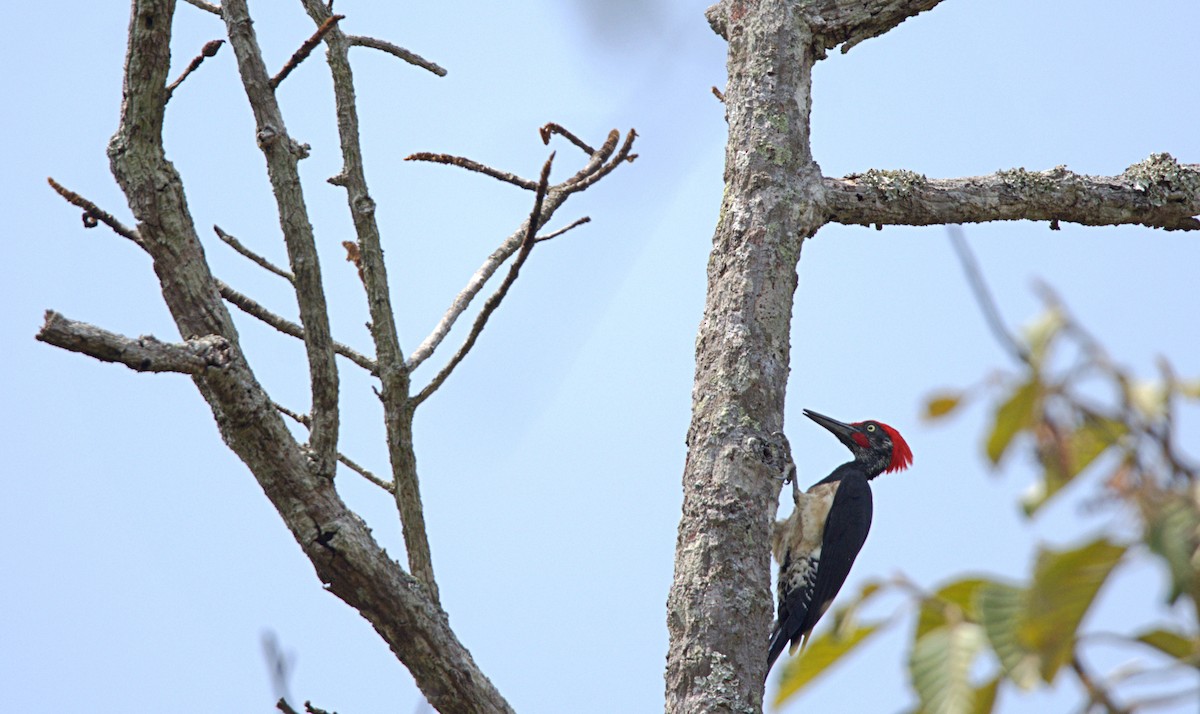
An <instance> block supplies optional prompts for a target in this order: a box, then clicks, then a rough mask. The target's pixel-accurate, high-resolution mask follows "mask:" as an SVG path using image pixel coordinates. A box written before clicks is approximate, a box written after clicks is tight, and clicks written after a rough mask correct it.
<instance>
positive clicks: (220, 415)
mask: <svg viewBox="0 0 1200 714" xmlns="http://www.w3.org/2000/svg"><path fill="white" fill-rule="evenodd" d="M239 4H241V7H240V10H242V12H240V13H239V12H236V11H235V10H230V8H231V7H235V8H236V6H237V5H239ZM133 6H134V7H133V18H132V19H131V21H130V23H129V28H130V35H129V52H128V55H127V61H126V71H125V89H124V95H125V96H124V101H123V102H122V105H121V123H120V127H119V129H118V131H117V134H116V136H114V138H113V141H112V142H111V143H110V147H109V155H110V157H111V160H112V165H113V173H114V175H115V176H116V177H117V180H118V182H119V183H120V184H121V187H122V189H123V190H124V191H125V193H126V196H127V197H128V199H129V203H130V209H131V210H132V211H133V215H134V216H135V217H136V218H137V220H138V226H139V233H140V234H141V236H142V238H143V239H144V241H145V243H146V245H147V246H148V248H147V249H148V251H149V252H150V253H151V257H152V258H153V259H154V263H155V270H156V272H157V274H158V275H159V277H160V281H161V283H162V287H163V297H164V298H165V300H166V302H167V306H168V308H169V309H170V310H171V314H172V316H173V317H174V318H175V321H176V324H177V325H178V326H179V329H180V332H181V334H183V335H184V336H185V337H191V336H197V335H210V334H213V335H221V336H224V337H226V338H227V339H229V340H230V342H231V344H235V345H236V331H235V330H234V328H233V323H232V321H231V320H230V318H229V314H228V311H227V310H226V309H225V306H224V304H223V302H222V301H221V298H220V296H219V294H218V293H217V289H216V286H215V281H214V280H213V278H212V276H211V273H210V272H209V268H208V264H207V263H206V261H205V259H204V252H203V250H202V248H201V246H200V242H199V240H198V238H197V236H196V232H195V226H194V224H193V222H192V220H191V216H190V215H189V214H188V211H187V201H186V198H185V196H184V193H183V186H182V183H181V182H180V179H179V175H178V174H177V173H176V172H175V170H174V168H173V166H172V165H171V163H170V162H169V161H167V160H166V157H165V155H164V153H163V146H162V120H163V109H164V95H165V89H166V72H167V68H168V67H169V66H170V56H169V48H170V45H171V26H172V22H171V19H172V13H173V10H174V7H175V3H174V2H173V0H133ZM244 9H245V7H244V4H242V3H238V2H236V1H235V0H229V1H228V2H227V3H226V7H225V12H226V14H230V15H234V16H235V18H234V20H233V22H232V24H233V25H234V26H235V28H234V29H235V31H236V32H238V33H240V32H244V31H245V28H244V27H238V26H239V25H245V24H246V23H247V22H248V20H247V19H246V17H245V14H244ZM231 44H235V43H231ZM235 48H236V45H235ZM258 63H259V65H260V66H261V58H259V60H258ZM254 74H255V76H256V77H257V79H256V80H255V81H256V82H257V86H260V87H261V88H263V89H265V88H266V80H265V72H256V73H254ZM280 126H281V125H280ZM261 135H262V132H261V131H260V136H261ZM266 138H267V139H269V138H270V137H266ZM294 268H295V266H294V265H293V269H294ZM296 275H297V281H298V282H302V275H301V272H300V271H299V270H297V271H296ZM233 355H234V356H233V359H232V361H231V362H230V364H229V365H227V366H226V367H224V368H223V369H217V370H212V369H210V370H206V371H205V372H204V373H203V374H202V375H198V376H196V377H195V378H194V379H195V381H196V384H197V386H198V387H199V389H200V392H201V394H202V395H203V396H204V398H205V399H206V400H207V401H208V402H209V403H210V404H211V406H212V410H213V416H214V417H215V418H216V421H217V423H218V425H219V427H220V431H221V435H222V437H223V438H224V439H225V441H226V443H227V444H228V445H229V447H230V448H231V449H232V450H233V451H234V453H236V454H237V455H238V456H239V457H240V458H241V459H242V460H243V461H244V462H245V463H246V464H247V466H249V467H250V470H251V471H252V472H253V474H254V476H255V478H256V479H257V480H258V482H259V484H260V485H261V486H262V489H263V492H264V493H265V494H266V495H267V497H268V498H269V499H270V500H271V502H272V504H273V505H274V506H275V508H276V510H277V511H278V512H279V514H280V516H281V518H282V519H283V521H284V523H285V524H286V525H287V527H288V529H289V530H290V531H291V533H292V534H293V536H294V537H295V539H296V542H297V543H298V544H299V545H300V547H301V548H302V549H303V550H304V553H305V555H306V556H307V557H308V558H309V560H310V561H311V562H312V564H313V567H314V569H315V570H316V573H317V576H318V577H319V578H320V579H321V581H322V582H323V583H325V584H326V585H327V587H328V589H329V591H330V592H332V593H333V594H334V595H336V596H337V597H339V598H341V599H342V600H344V601H345V602H346V603H347V604H349V605H350V606H352V607H354V608H355V609H356V610H358V612H360V613H361V614H362V616H363V617H364V618H366V619H367V620H368V621H369V622H370V623H371V624H372V626H373V627H374V628H375V629H376V631H377V632H379V634H380V636H381V637H383V639H384V640H385V641H386V642H387V643H388V645H389V646H390V647H391V648H392V650H393V651H394V652H395V653H396V654H397V656H398V657H399V658H400V659H401V661H403V662H405V663H406V664H408V665H409V667H410V669H411V671H412V673H413V676H414V678H415V679H416V680H417V681H418V682H421V683H422V690H423V691H424V692H425V693H426V696H427V697H428V698H429V699H430V700H431V701H432V702H433V703H434V705H435V706H436V707H438V709H440V710H441V711H456V712H480V713H481V714H482V713H483V712H508V711H511V709H510V708H509V707H508V706H507V704H506V703H504V700H503V699H500V698H499V697H498V695H496V696H494V697H489V696H487V693H488V692H494V691H495V690H494V688H492V687H491V685H490V683H489V682H487V680H486V678H484V677H483V675H482V674H481V673H480V672H479V669H478V667H477V666H476V665H475V663H474V661H473V660H472V658H471V655H470V653H469V652H467V650H466V649H465V648H463V646H462V644H461V643H460V642H459V641H458V639H457V638H456V637H455V635H454V633H453V631H452V630H451V629H450V627H449V624H448V622H447V618H446V614H445V612H444V611H442V609H441V608H440V607H438V606H437V605H436V604H435V603H434V602H432V601H431V600H430V599H429V598H428V596H427V595H426V590H425V588H424V587H423V585H422V584H421V583H420V582H418V581H417V580H416V579H415V578H413V577H411V576H410V575H408V574H407V573H405V572H404V571H403V570H402V569H401V568H400V566H399V565H398V564H397V563H396V561H394V560H393V559H392V558H390V557H389V556H388V555H387V553H386V552H385V551H384V550H383V549H382V548H381V547H380V546H379V544H378V543H377V542H376V541H375V540H374V538H373V537H372V536H371V533H370V531H369V530H368V529H367V527H366V525H365V524H364V523H363V521H362V519H361V518H359V517H358V516H357V515H356V514H354V513H353V512H352V511H351V510H350V509H348V508H347V507H346V505H345V503H343V502H342V500H341V498H340V497H339V496H338V494H337V491H336V490H335V489H334V486H333V481H332V480H331V479H330V478H329V476H330V475H331V474H329V473H325V472H323V471H321V470H320V469H318V468H316V467H315V465H314V463H313V462H312V461H311V460H310V457H309V454H308V453H306V451H305V450H304V449H302V448H301V447H300V445H299V444H297V443H296V440H295V439H294V438H293V437H292V435H291V432H290V430H289V429H288V427H287V425H286V424H285V423H284V422H283V418H282V417H281V416H280V414H279V413H278V412H277V411H276V410H275V409H274V406H273V404H272V402H271V399H270V397H269V396H267V395H266V393H265V392H264V391H263V389H262V387H261V385H260V384H259V383H258V381H257V380H256V379H255V377H254V375H253V373H252V372H251V371H250V368H249V366H248V365H247V364H246V362H245V361H244V360H243V359H242V358H241V355H240V353H238V351H237V350H236V349H235V350H233ZM430 693H432V696H430Z"/></svg>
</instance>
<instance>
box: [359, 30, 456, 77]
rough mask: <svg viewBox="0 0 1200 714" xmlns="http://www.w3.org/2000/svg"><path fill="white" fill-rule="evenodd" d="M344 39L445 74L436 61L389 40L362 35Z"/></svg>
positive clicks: (441, 74) (442, 74)
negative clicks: (431, 60)
mask: <svg viewBox="0 0 1200 714" xmlns="http://www.w3.org/2000/svg"><path fill="white" fill-rule="evenodd" d="M346 40H347V41H348V42H349V43H350V44H351V45H352V46H354V47H370V48H371V49H373V50H379V51H380V52H387V53H388V54H390V55H393V56H395V57H398V58H400V59H402V60H404V61H405V62H407V63H409V64H411V65H416V66H417V67H420V68H421V69H427V70H429V71H430V72H433V73H434V74H436V75H437V76H439V77H445V76H446V70H445V69H444V68H442V67H439V66H438V65H437V64H436V63H434V62H430V61H429V60H427V59H425V58H424V57H422V56H420V55H418V54H416V53H415V52H410V51H408V50H406V49H404V48H403V47H400V46H398V45H393V44H392V43H391V42H386V41H384V40H378V39H375V38H374V37H363V36H362V35H347V36H346Z"/></svg>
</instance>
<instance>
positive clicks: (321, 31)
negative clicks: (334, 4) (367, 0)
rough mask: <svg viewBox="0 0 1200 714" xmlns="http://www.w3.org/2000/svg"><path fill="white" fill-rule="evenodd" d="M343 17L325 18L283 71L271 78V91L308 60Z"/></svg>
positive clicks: (332, 16) (344, 17) (289, 60)
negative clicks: (326, 34)
mask: <svg viewBox="0 0 1200 714" xmlns="http://www.w3.org/2000/svg"><path fill="white" fill-rule="evenodd" d="M345 19H346V16H345V15H330V16H329V17H327V18H325V21H324V22H322V23H321V25H320V27H318V28H317V31H316V32H314V33H312V35H311V36H309V38H308V39H307V40H305V41H304V42H303V43H301V45H300V49H298V50H296V51H295V52H294V53H293V54H292V56H291V57H290V58H289V59H288V61H287V62H286V63H285V64H284V65H283V69H281V70H279V74H277V75H275V76H274V77H271V89H275V88H276V87H278V86H279V83H280V82H282V81H283V80H285V79H287V76H288V75H289V74H291V73H292V70H294V69H296V68H297V67H299V66H300V63H301V62H303V61H304V60H306V59H308V56H309V55H310V54H312V51H313V50H314V49H316V47H317V45H319V44H321V40H322V39H323V38H324V37H325V33H326V32H329V31H330V30H332V29H333V26H334V25H336V24H338V23H339V22H341V21H342V20H345Z"/></svg>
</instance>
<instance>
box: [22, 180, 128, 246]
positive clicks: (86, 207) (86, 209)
mask: <svg viewBox="0 0 1200 714" xmlns="http://www.w3.org/2000/svg"><path fill="white" fill-rule="evenodd" d="M46 182H47V183H49V184H50V188H52V189H54V191H55V193H57V194H58V195H59V196H62V197H63V198H64V199H66V201H67V203H69V204H71V205H72V206H76V207H78V208H82V209H83V226H84V228H95V227H96V222H97V221H99V222H100V223H103V224H104V225H106V226H108V227H109V228H111V229H112V230H113V232H114V233H116V234H117V235H119V236H122V237H125V238H128V239H129V240H131V241H133V242H134V243H136V244H137V245H139V246H141V247H142V248H145V247H146V246H145V245H144V244H143V243H142V237H141V236H140V235H138V232H137V231H135V230H134V229H132V228H130V227H129V226H127V225H125V224H124V223H121V222H120V221H118V220H117V219H116V217H114V216H113V215H112V214H111V213H109V212H108V211H106V210H104V209H103V208H100V207H99V206H97V205H96V204H94V203H92V202H91V201H89V200H87V199H86V198H84V197H83V196H80V195H79V194H77V193H75V192H74V191H72V190H71V189H69V188H67V187H65V186H63V185H62V184H60V183H59V182H57V181H55V180H54V179H52V178H47V179H46Z"/></svg>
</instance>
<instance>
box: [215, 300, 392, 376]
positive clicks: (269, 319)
mask: <svg viewBox="0 0 1200 714" xmlns="http://www.w3.org/2000/svg"><path fill="white" fill-rule="evenodd" d="M216 282H217V290H218V291H219V292H220V293H221V297H222V298H224V299H225V300H226V302H229V303H230V304H232V305H233V306H234V307H236V308H238V309H239V310H241V311H242V312H244V313H246V314H247V315H249V316H251V317H254V318H257V319H258V320H260V321H262V322H264V323H266V324H268V325H270V326H271V327H274V328H275V329H276V330H279V331H280V332H282V333H283V334H285V335H288V336H290V337H295V338H296V339H298V340H303V339H304V328H303V327H302V326H300V325H298V324H296V323H294V322H292V321H291V320H288V319H287V318H284V317H280V316H279V315H276V314H275V313H273V312H271V311H270V310H268V309H267V308H265V307H263V306H262V305H261V304H260V303H258V302H256V301H255V300H254V299H253V298H251V297H250V296H248V295H246V294H245V293H242V292H238V291H237V290H234V289H233V288H231V287H230V286H229V285H228V284H227V283H225V282H224V281H221V280H218V281H216ZM333 351H334V352H335V353H337V354H339V355H341V356H343V357H345V358H346V359H348V360H350V361H351V362H353V363H354V364H356V365H358V366H359V367H362V368H363V369H365V370H367V371H368V372H370V373H371V374H375V373H376V371H377V369H378V367H377V366H376V364H375V360H373V359H371V358H370V357H367V356H366V355H364V354H362V353H361V352H358V351H357V350H355V349H354V348H352V347H349V346H347V345H344V344H342V343H341V342H337V341H336V340H335V341H334V343H333Z"/></svg>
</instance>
